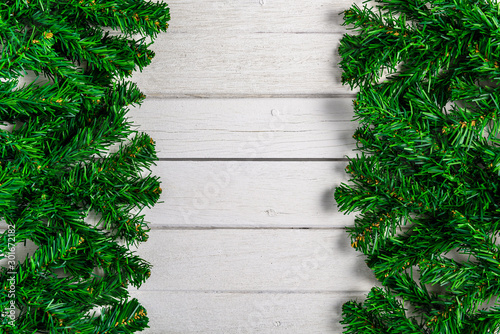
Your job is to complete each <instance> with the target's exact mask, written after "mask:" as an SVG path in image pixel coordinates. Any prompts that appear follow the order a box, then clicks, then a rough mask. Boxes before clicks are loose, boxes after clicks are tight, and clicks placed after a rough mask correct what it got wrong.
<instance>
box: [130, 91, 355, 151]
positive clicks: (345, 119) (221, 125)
mask: <svg viewBox="0 0 500 334" xmlns="http://www.w3.org/2000/svg"><path fill="white" fill-rule="evenodd" d="M129 116H130V119H131V120H132V121H134V122H135V124H137V125H138V129H139V130H141V131H145V132H147V133H148V134H149V135H151V136H152V137H153V139H154V140H155V141H156V148H157V151H158V156H159V157H160V158H180V159H183V158H184V159H185V158H247V159H252V158H287V159H290V158H344V157H345V156H346V155H352V153H353V152H352V149H353V148H354V147H355V145H354V143H355V141H354V139H353V138H352V134H353V133H354V130H355V129H356V128H357V126H358V123H357V122H353V121H352V120H353V117H354V113H353V109H352V99H349V98H344V99H333V98H324V99H321V98H320V99H315V98H309V99H307V98H291V99H283V98H281V99H279V98H278V99H272V98H261V99H253V98H252V99H151V98H148V99H146V100H145V101H144V102H143V104H142V105H141V106H140V107H135V108H132V109H131V110H130V112H129Z"/></svg>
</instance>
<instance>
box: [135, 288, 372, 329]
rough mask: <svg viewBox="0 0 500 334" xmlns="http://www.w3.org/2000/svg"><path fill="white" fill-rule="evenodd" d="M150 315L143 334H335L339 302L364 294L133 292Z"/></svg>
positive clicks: (358, 297) (356, 298)
mask: <svg viewBox="0 0 500 334" xmlns="http://www.w3.org/2000/svg"><path fill="white" fill-rule="evenodd" d="M131 295H132V297H135V298H138V299H139V300H140V301H141V303H142V304H143V306H144V307H145V308H146V311H147V313H148V317H149V321H150V326H151V328H148V329H146V330H144V332H141V333H144V334H195V333H199V334H202V333H203V334H205V333H228V334H229V333H230V334H255V333H266V334H267V333H286V334H290V333H301V334H302V333H307V334H325V333H333V334H339V333H341V332H342V325H341V324H340V323H339V321H340V319H341V314H342V304H343V303H345V302H346V301H348V300H351V299H352V300H357V301H359V302H361V301H363V300H364V297H365V294H363V293H346V294H338V293H322V294H319V293H274V292H271V293H234V292H228V293H226V292H223V293H205V292H183V291H141V290H139V291H136V290H134V291H131Z"/></svg>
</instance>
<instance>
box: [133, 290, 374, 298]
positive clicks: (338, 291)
mask: <svg viewBox="0 0 500 334" xmlns="http://www.w3.org/2000/svg"><path fill="white" fill-rule="evenodd" d="M141 291H142V292H175V293H185V294H191V293H206V294H209V293H210V294H256V295H257V294H258V295H260V294H278V293H279V294H287V295H290V294H329V295H342V296H347V298H348V297H349V295H357V294H363V293H368V290H360V291H345V290H179V289H167V290H156V289H155V290H146V289H144V288H141V289H140V290H139V292H141Z"/></svg>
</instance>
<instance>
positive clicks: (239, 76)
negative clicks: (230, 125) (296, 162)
mask: <svg viewBox="0 0 500 334" xmlns="http://www.w3.org/2000/svg"><path fill="white" fill-rule="evenodd" d="M214 20H216V18H214ZM341 37H342V35H341V34H323V33H319V34H273V33H271V34H258V33H239V32H236V31H232V30H229V31H227V32H226V33H224V34H213V33H212V34H205V33H204V34H196V33H189V34H170V33H166V34H162V35H160V36H159V37H158V39H157V41H156V43H155V44H154V45H153V46H152V47H151V49H152V50H154V51H155V52H156V57H155V58H153V62H152V63H151V65H149V66H148V67H146V68H145V69H144V70H143V72H142V73H140V72H137V73H135V74H134V76H133V77H132V80H133V81H135V82H137V83H138V85H139V87H140V88H141V90H142V91H143V92H144V93H145V94H146V95H147V96H151V97H153V96H154V97H256V96H258V97H264V96H273V97H276V96H304V95H307V96H322V95H326V96H332V95H339V94H340V95H344V96H345V95H346V94H349V95H350V96H353V92H352V91H350V90H349V87H347V86H342V85H341V83H340V71H339V70H338V62H339V60H340V59H339V56H338V51H337V49H338V45H339V40H340V38H341Z"/></svg>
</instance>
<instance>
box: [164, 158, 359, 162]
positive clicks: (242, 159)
mask: <svg viewBox="0 0 500 334" xmlns="http://www.w3.org/2000/svg"><path fill="white" fill-rule="evenodd" d="M158 161H255V162H260V161H266V162H267V161H270V162H294V161H296V162H332V161H344V162H347V161H349V159H348V158H158Z"/></svg>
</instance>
